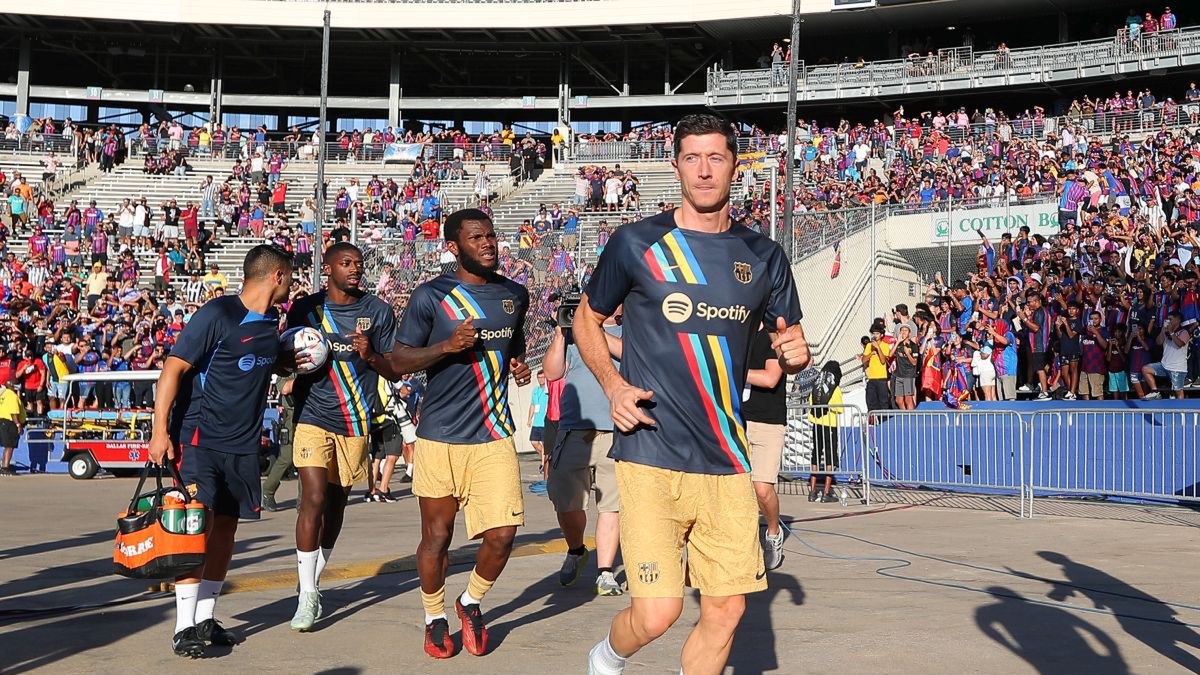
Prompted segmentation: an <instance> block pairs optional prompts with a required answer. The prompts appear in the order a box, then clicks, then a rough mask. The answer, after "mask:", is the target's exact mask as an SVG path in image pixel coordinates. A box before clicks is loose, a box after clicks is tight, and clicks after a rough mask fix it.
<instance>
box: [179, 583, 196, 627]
mask: <svg viewBox="0 0 1200 675" xmlns="http://www.w3.org/2000/svg"><path fill="white" fill-rule="evenodd" d="M199 592H200V584H179V583H177V584H175V632H176V633H178V632H179V631H181V630H183V629H185V628H191V627H192V626H195V625H196V595H197V594H198V593H199Z"/></svg>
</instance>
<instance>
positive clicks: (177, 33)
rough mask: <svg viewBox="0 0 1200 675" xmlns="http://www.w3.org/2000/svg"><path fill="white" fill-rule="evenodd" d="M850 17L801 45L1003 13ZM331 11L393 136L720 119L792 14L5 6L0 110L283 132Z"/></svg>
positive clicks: (807, 31)
mask: <svg viewBox="0 0 1200 675" xmlns="http://www.w3.org/2000/svg"><path fill="white" fill-rule="evenodd" d="M844 1H845V0H802V1H801V10H802V12H803V13H804V28H803V31H804V33H803V34H804V38H803V40H802V43H803V44H804V45H805V46H806V47H809V48H811V46H812V45H820V47H818V48H819V49H822V50H825V51H826V52H828V53H829V55H830V56H831V57H834V58H838V57H845V56H846V55H847V54H848V53H849V52H850V50H854V51H855V53H850V54H849V55H850V56H852V57H853V56H856V55H857V54H858V50H860V49H861V50H862V53H866V54H868V56H869V57H874V55H875V54H874V53H877V52H879V51H880V50H881V49H891V50H892V51H894V50H895V48H896V47H897V46H898V45H891V46H890V47H889V46H888V43H889V40H890V41H892V42H898V38H897V37H896V35H897V33H899V32H900V31H906V32H908V33H914V32H917V33H919V32H921V31H926V30H928V31H937V30H943V31H944V30H945V29H947V28H950V27H953V26H954V25H958V26H963V25H967V24H968V23H971V22H985V21H988V20H995V19H996V15H997V13H996V12H995V7H996V4H997V3H996V2H995V0H875V1H876V2H878V4H879V5H880V6H878V7H875V8H872V9H864V10H855V11H831V10H833V8H834V7H835V3H842V2H844ZM885 5H886V6H885ZM1003 5H1004V9H1005V12H1004V16H1003V17H1000V18H1001V19H1003V20H1005V21H1009V22H1016V23H1015V24H1014V23H1010V24H1009V25H1008V26H1007V27H1005V28H1004V30H1006V31H1009V30H1014V28H1013V26H1014V25H1015V26H1019V27H1018V28H1016V29H1015V30H1018V31H1019V32H1020V33H1021V34H1023V35H1026V36H1031V35H1034V34H1035V33H1034V31H1035V30H1036V31H1041V32H1040V33H1036V35H1037V36H1038V37H1036V38H1034V37H1029V38H1028V39H1032V40H1040V41H1041V42H1043V43H1052V42H1055V41H1056V40H1055V35H1057V33H1059V32H1062V31H1064V30H1065V24H1066V15H1067V13H1074V14H1072V16H1073V17H1080V16H1089V15H1090V14H1094V13H1098V12H1099V11H1100V10H1107V11H1109V12H1110V13H1111V12H1120V13H1123V11H1124V4H1123V3H1122V2H1121V0H1005V1H1004V3H1003ZM326 7H329V8H330V11H331V23H332V26H333V41H332V49H331V67H330V73H331V74H330V97H331V98H330V105H331V107H333V108H337V109H339V110H340V111H344V112H345V113H346V114H350V115H358V116H360V117H363V118H378V119H384V118H386V119H387V120H388V121H389V122H392V121H397V120H399V119H400V118H401V117H405V118H410V117H412V116H414V115H420V116H423V118H427V119H433V118H439V117H440V118H441V119H447V120H461V119H484V117H481V116H482V115H490V116H491V117H490V118H489V119H497V118H499V119H505V118H507V119H514V118H522V117H524V118H526V119H541V118H547V119H559V120H562V119H563V118H564V117H570V116H571V114H572V113H574V115H576V116H577V117H588V116H592V117H595V118H598V119H617V118H618V112H619V115H620V116H624V117H625V118H627V121H628V120H637V119H641V120H652V119H657V118H661V117H662V116H663V114H664V112H663V109H664V108H671V112H669V113H666V114H667V115H668V116H672V117H673V116H675V115H676V114H678V111H680V110H683V109H686V108H698V107H702V106H705V105H707V104H713V103H717V104H719V103H718V102H717V101H715V100H713V99H711V98H710V97H706V93H711V92H709V87H708V86H707V85H708V82H707V81H706V72H707V71H708V70H709V69H711V68H713V67H715V66H718V65H719V66H721V67H722V68H723V69H725V70H732V69H734V68H738V67H745V66H747V65H749V64H750V63H751V62H753V60H754V59H757V58H761V56H762V54H763V53H764V52H765V51H769V48H770V44H771V42H772V41H779V40H782V39H783V37H784V36H785V35H787V33H788V32H789V29H790V11H791V2H790V0H739V1H733V0H660V1H659V2H655V3H645V2H642V1H641V0H406V1H404V2H391V1H389V0H333V1H331V2H318V1H312V0H286V1H285V0H205V2H196V1H195V0H107V1H105V2H99V1H97V0H39V1H38V2H36V3H29V2H17V1H16V0H0V27H3V28H4V29H5V30H0V63H2V64H4V67H5V68H6V69H8V72H7V73H3V74H0V98H4V97H7V98H15V99H16V100H17V101H18V103H19V102H20V101H22V100H25V101H28V100H30V99H34V100H39V101H47V102H74V103H79V102H87V103H88V105H89V106H91V107H92V108H97V107H98V106H105V107H121V106H124V107H130V108H137V109H139V110H141V111H142V112H143V113H147V112H157V111H158V110H162V111H163V112H166V111H168V110H183V109H188V110H197V109H207V110H209V111H210V112H211V113H214V114H218V115H219V113H220V112H221V111H222V110H224V111H230V110H237V111H240V112H257V113H265V114H270V115H272V116H275V117H276V118H277V119H279V120H280V124H281V125H282V124H283V120H286V119H287V118H288V117H289V116H290V115H293V114H295V115H300V114H307V113H308V112H309V111H312V110H313V109H315V107H316V102H317V92H318V89H319V78H320V45H321V18H322V13H323V11H324V10H325V8H326ZM1031 17H1039V19H1038V20H1037V21H1027V20H1026V19H1028V18H1031ZM1055 17H1058V18H1057V19H1056V18H1055ZM1118 18H1119V14H1118ZM1072 20H1073V21H1074V20H1075V19H1074V18H1073V19H1072ZM1022 22H1023V23H1022ZM833 50H837V51H833ZM872 50H874V53H873V51H872ZM835 55H836V56H835ZM774 100H777V99H776V98H774V97H772V102H773V101H774ZM17 107H18V108H20V107H21V106H20V105H18V106H17Z"/></svg>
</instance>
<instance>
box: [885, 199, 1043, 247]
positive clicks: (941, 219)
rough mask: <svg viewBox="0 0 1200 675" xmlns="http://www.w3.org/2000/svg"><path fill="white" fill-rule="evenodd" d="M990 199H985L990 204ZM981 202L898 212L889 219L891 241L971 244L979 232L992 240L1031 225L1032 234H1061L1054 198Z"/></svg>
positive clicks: (899, 244) (908, 244)
mask: <svg viewBox="0 0 1200 675" xmlns="http://www.w3.org/2000/svg"><path fill="white" fill-rule="evenodd" d="M986 203H987V202H983V204H986ZM983 204H981V203H980V202H974V203H973V204H972V203H965V204H963V206H962V207H959V206H958V202H955V203H954V204H953V205H952V207H951V208H945V207H943V209H942V210H940V211H934V212H929V211H924V212H921V213H903V212H901V213H895V214H894V215H892V216H891V217H890V218H889V219H888V221H887V227H888V237H889V241H891V244H892V246H893V247H895V248H900V249H904V248H920V247H923V246H928V245H929V244H930V243H931V242H932V243H934V244H945V243H947V242H952V243H955V244H959V243H962V244H968V243H971V242H978V241H979V234H980V233H982V234H984V235H987V238H988V239H989V240H990V241H992V242H998V241H1000V236H1001V235H1003V234H1005V233H1009V234H1012V235H1013V237H1016V236H1017V231H1018V230H1020V229H1021V228H1022V227H1025V226H1028V227H1029V233H1030V235H1034V234H1040V235H1042V236H1045V237H1049V236H1051V235H1055V234H1058V210H1057V209H1058V205H1057V204H1056V203H1055V202H1052V201H1042V202H1036V203H1012V204H1009V205H1007V206H1006V205H1004V204H1003V203H1001V204H996V205H994V206H984V205H983Z"/></svg>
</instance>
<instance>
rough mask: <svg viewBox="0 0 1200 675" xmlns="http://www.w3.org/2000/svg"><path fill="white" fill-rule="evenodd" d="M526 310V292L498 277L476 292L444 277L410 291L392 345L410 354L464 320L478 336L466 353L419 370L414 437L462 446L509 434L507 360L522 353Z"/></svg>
mask: <svg viewBox="0 0 1200 675" xmlns="http://www.w3.org/2000/svg"><path fill="white" fill-rule="evenodd" d="M528 310H529V291H528V290H526V288H525V287H524V286H522V285H521V284H518V283H517V282H515V281H512V280H511V279H506V278H504V277H496V280H495V281H493V282H491V283H487V284H483V285H476V284H468V283H465V282H462V281H460V280H459V279H458V277H456V276H454V275H451V274H444V275H442V276H440V277H437V278H436V279H432V280H430V281H428V282H426V283H424V284H421V285H420V286H418V287H417V289H416V290H415V291H413V294H412V298H411V299H410V300H409V303H408V307H407V309H405V311H404V318H403V320H401V322H400V332H399V335H398V339H399V342H401V343H402V344H406V345H408V346H410V347H427V346H429V345H433V344H437V343H438V342H441V341H443V340H445V339H447V338H449V337H450V335H451V334H452V333H453V332H454V329H455V328H457V327H458V325H459V324H461V323H462V322H463V321H465V320H466V319H468V318H469V319H472V322H471V324H472V325H473V326H474V327H475V329H476V333H477V335H478V336H479V339H478V340H476V342H475V346H474V348H472V349H468V350H466V351H464V352H460V353H458V354H448V355H446V356H445V357H444V358H442V360H440V361H438V362H437V363H436V364H434V365H433V366H430V368H429V369H428V370H426V371H425V374H426V376H427V379H428V383H427V384H426V387H425V399H424V401H423V402H422V404H421V419H420V421H419V422H418V424H417V436H418V437H419V438H424V439H425V440H428V441H437V442H440V443H452V444H458V445H465V444H477V443H487V442H489V441H494V440H499V439H503V438H509V437H510V436H512V435H513V433H514V432H515V431H516V426H515V425H514V423H513V418H512V411H510V410H509V407H508V370H509V369H508V361H509V359H511V358H513V357H520V356H524V354H525V332H524V329H523V327H524V325H525V314H526V312H527V311H528Z"/></svg>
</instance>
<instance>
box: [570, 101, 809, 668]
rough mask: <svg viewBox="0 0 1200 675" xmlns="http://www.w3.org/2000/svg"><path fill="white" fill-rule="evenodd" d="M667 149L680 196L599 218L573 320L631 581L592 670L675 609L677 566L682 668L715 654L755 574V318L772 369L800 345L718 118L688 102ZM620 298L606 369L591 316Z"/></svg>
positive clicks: (729, 634)
mask: <svg viewBox="0 0 1200 675" xmlns="http://www.w3.org/2000/svg"><path fill="white" fill-rule="evenodd" d="M674 150H675V159H674V162H673V164H674V166H675V172H676V175H677V177H678V178H679V181H680V184H681V186H682V192H683V202H682V206H681V207H680V208H678V209H674V210H671V211H666V212H663V213H660V214H657V215H655V216H652V217H651V218H648V219H645V220H642V221H639V222H636V223H633V224H630V225H627V226H624V227H622V228H620V229H619V230H617V231H616V232H615V233H614V234H613V236H612V239H610V240H609V242H608V245H607V246H606V247H605V249H604V254H603V255H602V256H601V257H600V261H599V263H598V265H597V267H596V270H595V272H594V274H593V275H592V278H591V280H590V281H589V283H588V287H587V292H586V294H585V296H584V298H583V301H582V304H581V305H580V307H579V310H578V312H577V313H576V315H575V322H574V328H573V330H574V333H575V339H576V341H577V343H578V344H579V351H580V354H581V355H582V356H583V358H584V361H585V362H586V363H587V365H588V367H589V368H591V370H592V372H593V373H595V375H596V379H597V380H599V381H600V384H601V386H602V387H603V388H604V391H605V393H606V394H607V395H608V399H609V401H610V412H611V415H612V418H613V422H614V423H615V424H616V426H617V428H618V429H620V430H621V432H622V433H621V434H620V435H618V436H617V437H616V438H615V441H614V444H613V451H612V456H613V458H614V459H616V460H617V485H618V488H619V490H620V495H621V552H622V557H623V558H624V561H625V567H626V569H628V570H629V592H630V595H631V596H632V602H631V605H630V607H629V608H627V609H625V610H623V611H622V612H620V613H619V614H618V615H617V616H616V618H615V619H614V620H613V622H612V626H611V628H610V630H609V634H608V636H607V637H605V638H604V639H603V640H601V641H600V642H599V643H598V644H597V645H596V646H595V647H593V648H592V650H591V653H590V654H589V656H588V661H589V663H588V665H589V672H590V673H593V674H594V675H611V674H614V673H621V672H623V670H624V667H625V659H626V658H628V657H630V656H632V655H633V654H634V653H635V652H637V651H638V650H639V649H641V648H642V647H644V646H646V645H647V644H649V643H650V642H651V641H653V640H655V639H656V638H658V637H659V636H661V635H662V634H664V633H665V632H666V631H667V629H668V628H670V627H671V625H672V624H673V623H675V621H676V620H677V619H678V618H679V615H680V613H681V612H682V610H683V587H684V579H685V578H688V579H690V580H691V583H692V585H694V586H696V587H697V588H699V590H700V593H701V599H700V621H699V623H697V624H696V627H695V629H693V631H692V633H691V635H690V636H689V637H688V639H687V642H686V643H685V644H684V647H683V654H682V665H683V672H685V673H687V674H688V675H713V674H715V673H719V672H721V670H722V669H723V668H724V664H725V661H726V660H727V659H728V657H729V649H730V647H731V645H732V643H733V634H734V631H735V630H736V629H737V625H738V622H739V621H740V620H741V616H742V613H743V612H744V611H745V606H746V602H745V597H744V595H745V594H746V593H750V592H753V591H760V590H763V589H765V588H766V586H767V581H766V571H765V569H764V567H763V556H762V548H761V546H760V545H759V536H758V503H757V501H756V499H755V494H754V489H753V488H752V487H751V482H750V473H749V472H750V459H749V455H748V449H747V446H748V443H747V439H746V430H745V425H744V423H743V421H742V414H741V409H740V406H741V393H742V390H743V388H744V386H745V374H746V370H747V365H748V364H747V359H746V355H747V353H748V352H749V348H750V343H751V339H752V338H753V336H754V332H755V331H756V330H757V329H758V325H759V322H760V321H762V322H764V323H765V324H766V325H767V326H768V327H770V328H771V340H772V343H771V346H772V347H773V348H774V349H775V351H776V354H777V358H778V359H779V362H780V368H781V369H782V371H783V372H785V373H793V372H796V371H798V370H799V369H801V368H803V367H804V366H806V365H807V364H808V361H809V353H808V343H807V342H806V341H805V339H804V331H803V329H802V328H801V327H800V324H799V321H800V317H801V312H800V303H799V301H798V299H797V297H796V288H795V284H794V282H793V279H792V274H791V270H790V269H789V265H788V261H787V259H786V258H785V256H784V253H783V249H781V248H780V247H779V245H778V244H776V243H774V242H772V241H770V240H769V239H767V238H766V237H763V236H762V235H760V234H757V233H756V232H753V231H752V230H750V229H748V228H746V227H744V226H742V225H740V224H737V223H734V222H732V221H731V219H730V217H729V188H730V183H731V182H732V180H733V175H734V172H735V169H736V164H737V139H736V138H735V137H734V135H733V130H732V128H731V127H730V126H729V124H728V123H726V122H725V121H723V120H721V119H719V118H717V117H714V116H712V115H689V116H687V117H685V118H683V120H681V121H680V122H679V125H678V126H677V127H676V130H675V145H674ZM622 303H624V318H625V320H624V324H623V326H624V335H623V336H622V339H623V343H624V349H623V354H622V360H621V372H620V373H618V372H617V370H616V368H614V367H613V364H612V360H611V359H610V358H609V348H608V343H607V339H606V338H605V336H604V333H603V331H602V330H601V324H602V323H603V321H604V320H605V319H606V318H607V317H608V316H610V315H611V314H613V312H615V311H616V309H617V307H618V306H620V305H621V304H622ZM651 404H652V407H651ZM685 546H686V547H687V565H686V569H685V565H684V563H683V557H684V547H685Z"/></svg>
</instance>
